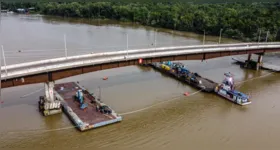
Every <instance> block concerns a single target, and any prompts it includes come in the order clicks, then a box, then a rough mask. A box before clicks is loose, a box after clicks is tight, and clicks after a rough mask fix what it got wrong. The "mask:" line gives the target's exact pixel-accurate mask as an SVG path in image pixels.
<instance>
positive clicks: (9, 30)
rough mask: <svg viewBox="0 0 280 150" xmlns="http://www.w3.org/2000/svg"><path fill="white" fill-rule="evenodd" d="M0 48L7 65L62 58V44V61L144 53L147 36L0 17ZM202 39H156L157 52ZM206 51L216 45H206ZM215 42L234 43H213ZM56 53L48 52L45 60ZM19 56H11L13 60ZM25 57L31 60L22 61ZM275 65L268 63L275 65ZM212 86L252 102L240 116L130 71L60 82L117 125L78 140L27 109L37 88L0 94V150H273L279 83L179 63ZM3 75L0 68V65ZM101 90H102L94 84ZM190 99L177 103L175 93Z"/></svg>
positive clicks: (150, 31)
mask: <svg viewBox="0 0 280 150" xmlns="http://www.w3.org/2000/svg"><path fill="white" fill-rule="evenodd" d="M0 33H1V35H0V38H1V39H0V42H1V44H2V45H4V49H5V55H6V61H7V64H14V63H20V62H26V61H34V60H40V59H46V58H52V57H61V56H64V43H63V34H66V37H67V38H66V39H67V49H68V52H69V55H75V54H85V53H90V52H102V51H113V50H120V49H126V33H128V35H129V47H130V48H144V47H151V45H152V43H153V41H154V28H151V27H143V26H139V25H135V24H131V23H119V22H116V21H112V20H107V21H101V20H99V21H91V20H85V19H62V18H57V17H42V16H25V15H7V14H5V15H2V17H1V32H0ZM202 38H203V37H202V36H201V35H196V34H193V33H184V32H173V33H172V31H171V30H164V29H158V33H157V46H170V45H194V44H201V43H202ZM206 40H207V43H215V42H217V41H218V38H217V37H211V36H207V37H206ZM222 41H224V42H237V41H232V40H229V39H222ZM54 49H56V50H54ZM18 50H21V52H18ZM31 50H32V51H31ZM278 60H279V57H273V58H269V61H278ZM183 63H184V64H186V66H187V67H188V68H189V69H191V70H193V71H196V72H198V73H199V74H200V75H202V76H205V77H207V78H209V79H211V80H214V81H216V82H220V81H222V79H223V73H224V72H228V71H230V72H232V73H234V75H235V80H236V82H238V81H245V80H246V82H243V83H242V84H239V85H238V89H239V90H240V91H242V92H244V93H248V94H250V95H251V96H252V104H251V105H249V106H245V107H241V106H239V105H235V104H233V103H231V102H228V101H226V100H224V99H223V98H220V97H218V96H216V95H213V94H208V93H201V92H197V90H196V89H194V88H191V87H190V86H188V85H185V84H182V83H180V82H179V81H176V80H174V79H172V78H170V77H168V76H165V75H162V74H161V73H159V72H157V71H154V70H153V69H151V68H145V67H138V66H130V67H124V68H118V69H111V70H104V71H99V72H94V73H88V74H84V75H80V76H74V77H71V78H66V79H63V80H60V81H57V82H58V83H62V82H68V81H79V82H80V83H81V85H83V86H84V87H85V88H87V89H88V90H89V91H92V92H95V93H97V94H98V90H97V89H98V86H100V87H101V98H102V100H103V101H104V102H105V103H107V104H108V105H110V106H111V107H112V108H113V109H114V110H115V111H116V112H118V113H120V114H123V121H122V122H121V123H118V124H114V125H110V126H106V127H102V128H99V129H95V130H91V131H88V132H84V133H81V132H79V131H78V130H76V129H74V128H73V125H72V123H71V122H70V121H69V119H68V118H67V117H66V116H65V115H64V114H59V115H55V116H49V117H43V116H42V115H40V114H39V113H38V106H37V101H38V98H39V96H40V95H43V94H44V90H43V84H34V85H27V86H20V87H12V88H8V89H3V90H2V101H3V103H1V107H0V147H2V148H3V147H5V148H23V147H26V148H34V147H41V148H49V147H54V148H73V147H75V148H103V149H113V148H114V149H132V148H141V149H186V148H189V149H201V148H207V149H225V148H226V149H235V148H246V149H249V148H250V149H265V148H278V147H279V146H280V144H279V142H278V141H279V140H278V139H279V137H280V119H279V115H280V109H279V107H280V100H279V92H280V80H279V79H280V78H279V77H280V75H279V74H276V73H274V74H270V72H269V71H254V70H244V69H242V68H240V67H239V66H236V65H234V64H232V61H231V57H223V58H217V59H211V60H207V61H204V62H201V61H183ZM2 65H3V62H2ZM104 76H107V77H108V80H106V81H103V80H102V77H104ZM184 92H189V93H194V94H193V95H191V96H188V97H184V96H183V93H184Z"/></svg>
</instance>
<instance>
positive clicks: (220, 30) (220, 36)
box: [219, 29, 223, 44]
mask: <svg viewBox="0 0 280 150" xmlns="http://www.w3.org/2000/svg"><path fill="white" fill-rule="evenodd" d="M222 31H223V29H221V30H220V37H219V44H220V43H221V39H222Z"/></svg>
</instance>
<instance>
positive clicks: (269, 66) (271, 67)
mask: <svg viewBox="0 0 280 150" xmlns="http://www.w3.org/2000/svg"><path fill="white" fill-rule="evenodd" d="M232 60H234V61H235V62H236V63H237V64H240V65H241V66H242V67H244V65H245V62H246V59H242V58H232ZM252 62H254V61H252ZM254 63H256V62H254ZM253 67H254V66H253ZM253 67H249V68H253ZM260 68H261V69H265V70H271V71H274V72H280V66H276V65H273V64H268V63H262V65H261V66H260Z"/></svg>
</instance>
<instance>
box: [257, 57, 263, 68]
mask: <svg viewBox="0 0 280 150" xmlns="http://www.w3.org/2000/svg"><path fill="white" fill-rule="evenodd" d="M262 59H263V55H261V54H260V55H259V57H258V62H257V65H256V70H259V69H260V67H261V66H262Z"/></svg>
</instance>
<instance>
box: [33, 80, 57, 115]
mask: <svg viewBox="0 0 280 150" xmlns="http://www.w3.org/2000/svg"><path fill="white" fill-rule="evenodd" d="M44 86H45V96H40V98H39V102H38V105H39V111H41V112H42V113H43V115H44V116H49V115H54V114H58V113H61V112H62V109H61V101H60V100H58V99H57V97H55V94H54V81H51V82H47V83H45V85H44Z"/></svg>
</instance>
